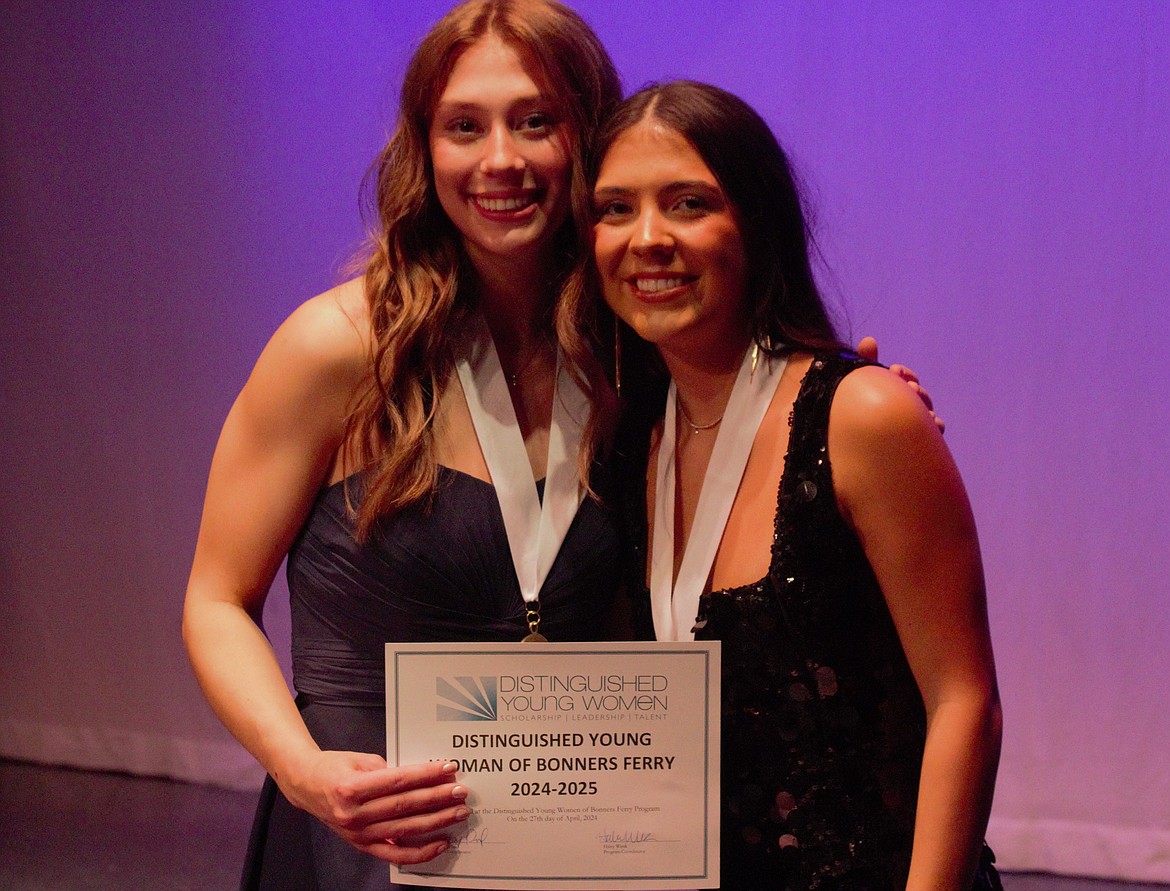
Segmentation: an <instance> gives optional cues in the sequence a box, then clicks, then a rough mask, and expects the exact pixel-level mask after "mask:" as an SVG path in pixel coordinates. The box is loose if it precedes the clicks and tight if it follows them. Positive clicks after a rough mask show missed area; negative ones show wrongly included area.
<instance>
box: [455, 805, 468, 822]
mask: <svg viewBox="0 0 1170 891" xmlns="http://www.w3.org/2000/svg"><path fill="white" fill-rule="evenodd" d="M470 816H471V808H469V807H461V808H456V810H455V819H456V820H466V819H467V818H468V817H470Z"/></svg>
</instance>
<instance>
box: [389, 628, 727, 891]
mask: <svg viewBox="0 0 1170 891" xmlns="http://www.w3.org/2000/svg"><path fill="white" fill-rule="evenodd" d="M719 655H720V651H719V643H718V642H717V641H702V642H694V641H687V642H681V643H676V642H670V643H582V644H563V643H517V644H387V645H386V739H387V746H388V748H389V752H388V753H387V760H388V761H389V762H390V763H391V764H411V763H417V762H422V761H432V760H445V761H446V760H450V761H455V762H457V763H458V765H459V771H458V774H457V776H458V781H459V782H460V783H461V784H462V785H464V786H466V787H467V789H468V797H467V804H468V806H469V807H470V808H471V810H472V816H471V817H470V818H469V819H468V820H467V821H466V822H465V823H463V824H460V825H459V826H456V827H452V828H451V829H449V830H447V831H446V833H445V834H446V835H447V837H448V838H449V839H450V841H451V846H450V848H449V849H448V850H447V851H446V852H444V853H443V854H441V855H440V856H439V857H437V858H435V859H434V860H431V861H430V862H428V863H421V864H416V865H411V866H405V867H395V866H392V867H391V877H392V879H393V881H395V882H399V883H401V884H407V885H430V886H434V887H443V888H485V889H496V888H513V889H560V888H576V889H582V891H584V889H594V888H596V889H609V888H631V889H635V888H643V889H673V888H717V887H718V886H719Z"/></svg>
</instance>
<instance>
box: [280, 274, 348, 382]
mask: <svg viewBox="0 0 1170 891" xmlns="http://www.w3.org/2000/svg"><path fill="white" fill-rule="evenodd" d="M370 338H371V335H370V324H369V313H368V311H367V309H366V304H365V296H364V294H363V292H362V284H361V279H353V280H351V281H348V282H345V283H344V284H341V285H338V286H337V287H335V288H331V289H330V290H328V291H326V292H325V293H323V294H318V295H317V296H316V297H312V298H310V299H309V300H306V301H305V302H304V303H302V304H301V305H300V306H299V307H297V309H296V310H294V311H293V313H292V315H290V316H289V317H288V318H287V319H285V321H284V322H283V323H282V324H281V326H280V327H279V328H278V329H277V331H276V333H275V334H274V335H273V337H272V340H271V341H270V343H269V345H268V349H266V352H267V351H269V350H274V351H276V352H278V353H279V354H282V355H284V356H285V358H287V359H290V360H294V361H296V360H299V361H301V362H306V363H309V364H312V365H320V366H325V367H327V368H328V367H332V368H334V369H335V370H337V371H344V370H345V369H346V368H348V367H350V366H357V367H364V366H365V364H366V362H367V361H368V357H369V348H370ZM318 370H322V369H321V368H318Z"/></svg>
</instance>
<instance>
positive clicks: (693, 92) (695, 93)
mask: <svg viewBox="0 0 1170 891" xmlns="http://www.w3.org/2000/svg"><path fill="white" fill-rule="evenodd" d="M647 118H650V119H652V120H656V121H660V122H661V123H662V124H663V125H665V126H666V127H668V128H669V129H671V130H674V131H675V132H677V133H679V134H680V135H681V136H683V137H684V138H685V139H686V140H687V141H688V142H689V143H690V144H691V145H692V146H693V147H694V149H695V151H696V152H698V154H699V156H700V157H701V158H702V159H703V162H704V163H705V164H706V165H707V167H708V168H709V169H710V170H711V173H712V174H714V176H715V179H716V180H717V181H718V182H719V185H720V186H721V187H722V189H723V191H724V193H725V194H726V195H727V197H728V200H729V201H730V202H731V205H732V207H733V208H734V209H735V213H736V219H737V222H738V223H739V229H740V233H741V236H742V238H743V245H744V253H745V255H746V257H747V268H748V282H747V297H748V300H749V301H750V302H751V308H752V325H753V329H754V330H753V332H752V333H753V337H754V339H755V342H756V343H757V344H759V345H760V346H762V347H766V348H769V349H770V350H772V351H773V352H777V351H780V350H783V349H804V350H824V349H832V350H839V349H842V348H843V344H842V343H841V341H840V339H839V337H838V335H837V332H836V329H835V326H834V324H833V320H832V318H831V317H830V314H829V312H828V309H827V308H826V304H825V301H824V299H823V297H822V295H821V291H820V289H819V288H818V287H817V282H816V278H815V276H814V274H813V266H812V261H811V254H812V251H813V249H814V247H815V245H814V242H813V239H812V235H811V233H810V231H809V227H808V224H807V220H806V216H805V213H804V208H803V202H802V199H801V193H800V188H799V186H798V184H797V181H796V177H795V176H794V174H793V170H792V164H791V163H790V161H789V159H788V155H787V154H786V153H785V151H784V149H783V148H782V147H781V145H780V143H779V141H777V139H776V136H775V135H774V134H773V133H772V130H771V128H770V127H769V126H768V124H767V122H766V121H764V119H763V118H762V117H760V115H759V114H758V113H757V112H756V111H755V110H754V109H753V108H752V107H751V106H750V105H748V104H747V103H746V102H744V101H743V100H742V99H740V98H739V97H738V96H735V95H733V94H732V93H729V92H727V91H726V90H722V89H720V88H719V87H714V86H711V85H710V84H704V83H698V82H696V81H685V80H682V81H673V82H671V83H667V84H651V85H650V86H647V87H644V88H643V89H641V90H639V91H638V92H636V93H634V94H633V95H631V96H630V97H629V98H628V99H626V100H625V101H624V102H622V103H621V105H620V106H618V108H617V109H616V110H615V111H614V113H613V115H612V116H611V117H610V118H609V119H608V120H607V121H606V122H605V124H603V125H602V127H601V129H600V130H599V131H598V132H597V136H596V139H595V142H594V147H593V150H592V152H591V153H590V165H589V171H588V172H589V183H590V186H592V185H593V183H594V182H596V180H597V174H598V172H599V169H600V166H601V162H602V160H603V159H604V157H605V153H606V152H607V151H608V150H609V148H610V146H612V145H613V143H614V142H615V141H616V140H617V138H618V137H619V136H621V135H622V134H623V133H625V132H626V131H627V130H629V129H631V128H632V127H634V126H636V125H637V124H638V123H640V122H641V121H643V120H645V119H647ZM578 274H579V275H580V279H579V280H578V281H575V282H573V283H571V286H570V288H568V289H567V294H568V299H567V300H566V306H565V308H564V312H565V313H566V314H572V315H573V316H574V317H575V318H576V319H577V324H578V325H579V326H581V327H582V328H586V329H591V330H595V331H596V332H597V335H596V336H597V340H598V343H599V344H601V345H602V348H603V349H606V350H607V351H608V350H611V349H612V347H610V346H609V345H610V344H612V343H613V342H614V336H615V335H614V326H615V325H616V326H617V327H618V336H620V337H621V338H622V345H623V354H624V362H625V364H627V365H628V366H629V369H628V373H627V375H626V377H627V379H629V378H630V377H631V376H634V375H637V376H638V379H636V380H633V381H631V382H630V383H632V384H633V386H634V387H635V388H637V389H638V392H637V393H635V394H633V395H634V398H636V399H640V398H643V397H644V395H645V394H646V393H657V391H658V390H660V389H662V386H664V385H663V384H662V382H661V380H659V381H657V382H649V383H648V382H647V381H644V380H641V377H642V376H645V375H648V374H649V375H651V376H653V377H664V376H665V370H664V368H663V366H662V365H661V363H660V362H659V361H658V359H657V355H656V354H655V352H654V350H653V349H652V348H650V347H649V346H648V345H646V344H645V343H644V342H641V341H639V340H638V339H637V338H636V337H634V336H633V334H632V332H631V331H630V330H629V328H628V327H627V326H626V325H624V324H623V323H621V322H619V321H618V320H616V319H615V318H614V316H613V314H612V313H611V312H609V311H608V309H607V308H605V307H604V306H603V305H601V301H600V300H599V299H597V297H596V295H597V294H600V293H601V288H600V282H599V281H598V277H597V270H596V267H595V266H594V265H592V264H589V265H587V266H584V267H582V268H581V269H580V270H579V273H578ZM623 395H625V393H624V387H623ZM658 408H659V409H660V408H661V403H658Z"/></svg>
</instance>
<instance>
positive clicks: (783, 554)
mask: <svg viewBox="0 0 1170 891" xmlns="http://www.w3.org/2000/svg"><path fill="white" fill-rule="evenodd" d="M862 364H864V363H862V362H861V361H860V360H857V359H853V358H848V357H841V356H835V355H820V356H818V357H817V358H816V359H815V360H814V361H813V363H812V365H811V366H810V368H809V371H808V373H807V374H806V376H805V378H804V381H803V383H802V385H801V388H800V392H799V395H798V397H797V399H796V402H795V405H794V406H793V410H792V415H791V418H790V423H791V433H790V440H789V445H788V453H787V456H786V458H785V464H784V472H783V476H782V479H781V483H780V490H779V501H778V505H777V510H776V519H775V535H774V544H773V548H772V560H771V564H770V568H769V571H768V574H767V576H766V577H765V578H763V579H761V580H760V581H759V582H756V583H755V584H750V585H744V586H742V587H738V588H730V589H727V590H723V591H716V592H712V593H711V594H707V595H704V596H703V597H702V599H701V600H700V603H699V614H698V621H697V624H696V632H695V637H696V639H699V640H720V641H722V646H723V684H722V689H723V720H722V728H723V748H722V762H723V771H722V781H723V790H722V796H723V817H722V854H721V864H722V888H723V889H724V891H732V889H735V891H740V889H742V891H760V889H776V891H781V889H783V891H814V889H820V891H827V889H854V891H887V889H889V891H892V889H901V888H904V887H905V881H906V875H907V871H908V868H909V863H910V849H911V843H912V840H913V831H914V812H915V806H916V802H917V793H918V777H919V771H920V768H921V764H922V752H923V744H924V740H925V734H926V719H925V710H924V708H923V703H922V698H921V695H920V694H919V692H918V687H917V685H916V683H915V681H914V678H913V676H912V675H911V672H910V668H909V665H908V664H907V661H906V657H905V655H904V653H903V651H902V647H901V644H900V642H899V639H898V636H897V633H896V631H895V628H894V624H893V621H892V619H891V618H890V614H889V611H888V610H887V608H886V604H885V600H884V598H883V596H882V592H881V590H880V588H879V587H878V583H877V581H876V579H875V578H874V574H873V571H872V569H871V568H870V565H869V563H868V561H867V560H866V558H865V554H864V553H863V551H862V548H861V545H860V543H859V542H858V539H857V537H856V535H855V534H854V533H853V531H852V530H851V529H850V528H849V527H848V526H847V525H846V523H845V522H844V520H843V519H842V517H841V515H840V513H839V512H838V510H837V505H836V501H835V498H834V491H833V475H832V468H831V467H830V464H829V458H828V451H827V442H828V421H829V408H830V406H831V404H832V401H833V394H834V393H835V391H836V389H837V385H838V384H839V383H840V381H841V379H842V378H843V377H844V376H845V375H846V374H848V373H849V372H850V371H852V370H854V369H855V368H857V367H859V366H860V365H862ZM641 505H644V502H642V503H641ZM641 505H639V506H638V507H637V508H635V509H632V510H630V514H631V515H630V517H629V519H630V522H631V523H634V522H637V521H638V516H636V514H637V515H642V518H641V528H642V530H643V535H642V536H641V540H642V541H645V535H644V531H645V519H644V507H642V506H641ZM634 563H635V566H634V567H633V568H632V572H633V573H635V574H636V575H637V576H638V581H639V583H640V584H638V588H637V589H638V590H641V591H642V592H643V595H642V597H640V598H638V599H637V602H636V604H635V623H636V627H637V630H638V633H639V635H640V636H646V635H649V636H652V635H653V624H652V619H651V617H650V602H649V592H648V591H647V590H646V588H645V585H644V584H642V583H641V582H642V581H643V580H644V579H645V574H644V566H645V553H644V551H643V552H642V553H641V554H640V555H638V559H636V560H635V561H634Z"/></svg>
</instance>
